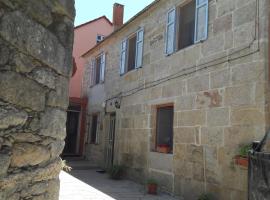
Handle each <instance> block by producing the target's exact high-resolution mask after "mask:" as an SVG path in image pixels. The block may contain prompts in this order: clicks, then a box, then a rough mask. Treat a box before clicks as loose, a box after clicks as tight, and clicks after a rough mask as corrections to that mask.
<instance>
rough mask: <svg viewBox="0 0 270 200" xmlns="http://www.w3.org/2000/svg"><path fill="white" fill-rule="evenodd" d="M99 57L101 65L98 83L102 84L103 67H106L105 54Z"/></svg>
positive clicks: (103, 76)
mask: <svg viewBox="0 0 270 200" xmlns="http://www.w3.org/2000/svg"><path fill="white" fill-rule="evenodd" d="M100 56H101V63H100V82H104V78H105V65H106V59H105V53H102V54H101V55H100Z"/></svg>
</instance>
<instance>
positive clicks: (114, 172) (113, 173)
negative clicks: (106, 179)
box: [109, 165, 125, 180]
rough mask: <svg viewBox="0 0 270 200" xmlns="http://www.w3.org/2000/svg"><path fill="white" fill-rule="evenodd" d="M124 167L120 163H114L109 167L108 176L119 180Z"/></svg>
mask: <svg viewBox="0 0 270 200" xmlns="http://www.w3.org/2000/svg"><path fill="white" fill-rule="evenodd" d="M124 171H125V167H124V166H122V165H114V166H112V167H111V168H110V169H109V176H110V178H111V179H114V180H119V179H121V178H123V175H124Z"/></svg>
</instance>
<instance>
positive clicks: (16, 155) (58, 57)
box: [0, 0, 75, 200]
mask: <svg viewBox="0 0 270 200" xmlns="http://www.w3.org/2000/svg"><path fill="white" fill-rule="evenodd" d="M74 17H75V9H74V1H70V0H49V1H36V0H29V1H17V0H0V88H1V89H0V199H1V200H5V199H8V200H19V199H32V200H43V199H44V200H45V199H50V200H57V199H58V192H59V178H58V175H59V173H60V170H61V167H62V162H61V159H60V157H59V155H60V154H61V152H62V150H63V148H64V138H65V135H66V130H65V122H66V109H67V106H68V83H69V78H70V75H71V69H72V44H73V21H74Z"/></svg>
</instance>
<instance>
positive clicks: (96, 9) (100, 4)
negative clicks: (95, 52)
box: [75, 0, 154, 26]
mask: <svg viewBox="0 0 270 200" xmlns="http://www.w3.org/2000/svg"><path fill="white" fill-rule="evenodd" d="M153 1H154V0H97V1H93V0H75V7H76V18H75V26H78V25H80V24H82V23H85V22H87V21H90V20H92V19H95V18H98V17H100V16H102V15H106V16H107V17H108V18H109V19H110V20H112V9H113V4H114V3H115V2H116V3H120V4H123V5H125V11H124V22H126V21H127V20H128V19H130V18H131V17H132V16H134V15H135V14H136V13H138V12H139V11H140V10H142V9H143V8H144V7H146V6H147V5H149V4H150V3H152V2H153Z"/></svg>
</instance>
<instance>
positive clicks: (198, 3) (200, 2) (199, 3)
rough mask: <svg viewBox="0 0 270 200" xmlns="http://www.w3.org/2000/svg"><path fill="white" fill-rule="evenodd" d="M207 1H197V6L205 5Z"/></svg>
mask: <svg viewBox="0 0 270 200" xmlns="http://www.w3.org/2000/svg"><path fill="white" fill-rule="evenodd" d="M207 1H208V0H197V5H201V4H203V3H206V2H207Z"/></svg>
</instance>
